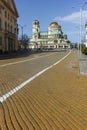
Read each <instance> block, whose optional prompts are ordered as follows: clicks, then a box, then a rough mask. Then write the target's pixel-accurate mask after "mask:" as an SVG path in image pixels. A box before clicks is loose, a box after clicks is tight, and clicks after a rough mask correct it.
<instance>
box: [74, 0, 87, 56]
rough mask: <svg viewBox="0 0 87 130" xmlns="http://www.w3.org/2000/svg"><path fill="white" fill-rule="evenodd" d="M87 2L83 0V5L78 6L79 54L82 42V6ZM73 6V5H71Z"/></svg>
mask: <svg viewBox="0 0 87 130" xmlns="http://www.w3.org/2000/svg"><path fill="white" fill-rule="evenodd" d="M86 4H87V2H84V3H83V5H82V6H81V7H80V31H79V44H78V47H79V48H78V50H79V51H80V54H81V44H82V11H83V8H84V6H85V5H86ZM72 8H75V7H72Z"/></svg>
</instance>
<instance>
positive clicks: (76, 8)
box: [14, 0, 87, 42]
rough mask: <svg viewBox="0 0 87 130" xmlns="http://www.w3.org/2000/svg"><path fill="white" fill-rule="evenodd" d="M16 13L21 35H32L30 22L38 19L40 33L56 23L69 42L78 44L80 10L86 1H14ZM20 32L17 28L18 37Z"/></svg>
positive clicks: (85, 16)
mask: <svg viewBox="0 0 87 130" xmlns="http://www.w3.org/2000/svg"><path fill="white" fill-rule="evenodd" d="M14 1H15V4H16V7H17V10H18V13H19V18H18V24H20V25H21V26H23V33H24V34H27V35H28V36H29V37H30V36H31V35H32V22H33V20H35V19H38V20H39V22H40V31H47V30H48V26H49V24H50V23H51V22H53V21H56V22H58V23H59V24H60V25H61V27H62V31H63V32H64V33H65V34H67V36H68V39H69V40H70V41H71V42H79V32H80V31H79V30H80V8H81V7H82V6H83V5H84V3H85V2H86V0H26V1H25V0H14ZM86 21H87V3H86V4H85V5H84V6H83V10H82V39H83V38H84V37H85V23H86ZM21 34H22V30H21V28H20V26H19V36H20V35H21Z"/></svg>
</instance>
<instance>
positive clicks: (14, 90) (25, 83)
mask: <svg viewBox="0 0 87 130" xmlns="http://www.w3.org/2000/svg"><path fill="white" fill-rule="evenodd" d="M70 53H71V51H70V52H69V53H68V54H67V55H66V56H64V57H63V58H62V59H60V60H59V61H57V62H56V63H54V64H53V65H51V66H49V67H47V68H45V69H43V70H42V71H40V72H39V73H37V74H35V75H34V76H33V77H31V78H29V79H28V80H26V81H24V82H23V83H21V84H20V85H19V86H17V87H15V88H14V89H12V90H11V91H9V92H8V93H6V94H4V95H3V96H1V97H0V102H1V103H2V102H4V101H5V100H6V99H7V98H9V97H10V96H11V95H13V94H14V93H16V92H17V91H18V90H20V89H21V88H23V87H24V86H25V85H27V84H28V83H30V82H31V81H32V80H34V79H35V78H37V77H38V76H40V75H41V74H43V73H44V72H45V71H47V70H48V69H50V68H52V67H53V66H55V65H57V64H59V63H60V62H61V61H63V60H64V59H65V58H66V57H67V56H68V55H69V54H70Z"/></svg>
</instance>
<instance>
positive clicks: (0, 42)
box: [0, 36, 2, 45]
mask: <svg viewBox="0 0 87 130" xmlns="http://www.w3.org/2000/svg"><path fill="white" fill-rule="evenodd" d="M0 45H2V36H0Z"/></svg>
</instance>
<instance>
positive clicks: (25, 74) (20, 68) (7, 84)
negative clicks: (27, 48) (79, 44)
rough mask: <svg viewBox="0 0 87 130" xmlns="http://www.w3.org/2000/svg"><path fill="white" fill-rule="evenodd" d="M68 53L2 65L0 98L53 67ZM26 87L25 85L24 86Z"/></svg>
mask: <svg viewBox="0 0 87 130" xmlns="http://www.w3.org/2000/svg"><path fill="white" fill-rule="evenodd" d="M67 53H68V51H62V52H54V53H50V54H49V53H48V54H46V55H42V56H39V55H35V57H34V58H30V57H29V59H28V58H27V59H24V60H23V59H21V60H20V61H14V62H9V63H5V64H1V65H0V86H1V87H0V96H1V97H2V96H3V95H5V94H6V93H8V92H10V91H11V90H13V89H14V88H16V87H17V86H19V85H20V84H22V83H24V82H26V81H27V80H28V79H30V78H31V77H33V76H35V75H36V74H37V73H39V72H41V71H42V70H44V69H45V68H47V67H49V66H51V65H53V64H54V63H56V62H57V61H59V60H60V59H61V58H63V57H64V56H65V55H66V54H67ZM23 86H24V85H23Z"/></svg>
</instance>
